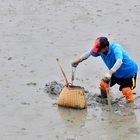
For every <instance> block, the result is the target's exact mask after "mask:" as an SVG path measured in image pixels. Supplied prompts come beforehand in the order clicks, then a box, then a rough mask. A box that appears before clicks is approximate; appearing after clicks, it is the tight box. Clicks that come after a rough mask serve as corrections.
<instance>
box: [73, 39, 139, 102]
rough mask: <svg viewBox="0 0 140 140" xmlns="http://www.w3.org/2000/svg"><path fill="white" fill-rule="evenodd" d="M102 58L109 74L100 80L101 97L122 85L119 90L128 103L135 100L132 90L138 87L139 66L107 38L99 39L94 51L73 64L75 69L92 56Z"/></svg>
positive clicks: (96, 41) (95, 43) (85, 54)
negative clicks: (114, 87)
mask: <svg viewBox="0 0 140 140" xmlns="http://www.w3.org/2000/svg"><path fill="white" fill-rule="evenodd" d="M91 55H92V56H93V57H98V56H101V58H102V59H103V61H104V63H105V64H106V66H107V67H108V69H109V72H108V73H107V74H106V75H105V76H104V77H103V78H102V79H101V80H100V87H101V97H105V98H106V97H107V93H106V91H107V89H108V87H109V83H110V86H111V87H112V86H114V85H115V84H118V85H120V88H119V90H120V91H122V93H123V95H125V97H126V101H127V102H130V101H133V100H134V97H133V93H132V90H133V89H134V88H135V87H136V78H137V71H138V66H137V64H136V62H135V61H134V60H133V59H132V58H131V57H130V56H129V55H128V54H127V52H126V51H125V50H124V49H123V47H122V46H121V45H120V44H118V43H115V42H109V41H108V39H107V38H106V37H98V38H97V39H96V40H95V42H94V46H93V47H92V49H91V50H90V51H88V52H86V53H84V54H82V55H81V56H80V57H79V58H78V60H77V61H74V62H73V63H72V66H73V67H77V65H78V64H79V63H80V62H82V61H83V60H86V59H87V58H89V57H90V56H91Z"/></svg>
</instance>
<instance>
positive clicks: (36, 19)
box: [0, 0, 140, 140]
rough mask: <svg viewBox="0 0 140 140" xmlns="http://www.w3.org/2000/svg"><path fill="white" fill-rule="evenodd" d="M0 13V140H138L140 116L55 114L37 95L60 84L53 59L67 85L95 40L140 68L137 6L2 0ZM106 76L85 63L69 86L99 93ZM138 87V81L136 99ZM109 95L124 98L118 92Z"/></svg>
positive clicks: (135, 112)
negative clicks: (121, 51)
mask: <svg viewBox="0 0 140 140" xmlns="http://www.w3.org/2000/svg"><path fill="white" fill-rule="evenodd" d="M0 8H1V13H0V19H1V21H0V23H1V26H0V30H1V36H0V42H1V48H0V53H1V55H0V59H1V64H0V65H1V69H0V84H1V87H0V88H1V102H0V110H1V115H0V124H1V125H0V127H1V132H0V137H1V139H3V140H9V139H10V140H15V139H20V140H22V139H23V140H25V139H30V140H35V139H38V140H45V139H53V140H57V139H66V140H70V139H71V140H85V139H87V138H88V139H89V140H91V139H92V140H93V139H95V140H131V139H135V140H139V139H140V134H139V132H140V128H139V123H140V115H139V114H140V110H139V109H133V108H131V107H127V106H126V107H123V106H122V110H121V112H115V111H112V112H109V111H107V108H108V106H100V105H96V106H90V107H88V108H87V109H86V110H81V111H79V110H72V109H66V108H60V107H57V106H53V103H55V102H56V98H53V99H52V98H50V97H49V96H48V94H46V93H45V92H43V89H44V86H45V84H46V83H47V82H49V81H53V80H56V81H59V82H62V83H63V84H64V78H63V75H62V73H61V71H60V68H59V66H58V64H57V62H56V58H59V59H60V62H61V64H62V66H63V68H64V71H65V73H66V75H67V78H68V79H69V81H70V80H71V62H72V61H73V60H75V59H77V57H78V56H80V55H81V54H82V53H83V52H85V51H88V50H90V49H91V47H92V45H93V40H94V39H95V38H96V37H98V36H107V37H108V38H109V40H110V41H117V42H119V43H121V44H122V45H123V47H124V48H125V49H126V50H127V51H128V53H129V54H130V55H131V56H132V57H133V58H134V59H135V60H136V62H137V63H138V64H139V62H140V60H139V51H138V50H139V44H140V40H139V27H140V21H139V20H140V3H139V1H138V0H133V1H130V0H127V1H126V0H125V1H121V0H118V1H111V0H107V1H101V0H96V1H91V0H87V1H73V0H70V1H66V0H58V1H55V0H54V1H53V0H51V1H44V0H40V1H32V0H30V1H27V0H24V1H16V0H11V1H10V2H8V1H6V0H3V1H2V2H1V5H0ZM106 72H107V69H106V67H105V65H104V64H103V62H102V61H101V60H100V58H92V57H91V58H89V59H88V60H87V61H85V62H83V63H82V64H80V65H79V66H78V68H77V69H76V72H75V80H74V84H75V85H80V86H84V87H85V88H86V89H88V90H89V91H91V92H93V93H99V88H98V82H99V79H100V78H101V77H102V76H103V75H104V74H105V73H106ZM138 74H139V73H138ZM139 83H140V79H139V76H138V80H137V87H136V89H135V92H136V93H137V95H136V96H139V88H140V85H139ZM111 92H112V93H113V94H114V95H115V96H116V97H118V96H122V95H121V93H120V92H119V91H118V86H115V87H113V88H112V91H111ZM135 104H136V105H139V101H136V103H135Z"/></svg>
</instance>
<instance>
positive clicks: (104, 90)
mask: <svg viewBox="0 0 140 140" xmlns="http://www.w3.org/2000/svg"><path fill="white" fill-rule="evenodd" d="M116 82H117V78H116V77H115V76H114V75H112V77H111V81H110V87H112V86H114V85H115V84H116ZM108 88H109V82H105V81H104V80H102V79H101V80H100V90H101V91H100V92H101V97H102V98H107V90H108Z"/></svg>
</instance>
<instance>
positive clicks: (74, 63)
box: [71, 61, 79, 67]
mask: <svg viewBox="0 0 140 140" xmlns="http://www.w3.org/2000/svg"><path fill="white" fill-rule="evenodd" d="M78 64H79V62H78V61H74V62H72V64H71V66H72V67H77V66H78Z"/></svg>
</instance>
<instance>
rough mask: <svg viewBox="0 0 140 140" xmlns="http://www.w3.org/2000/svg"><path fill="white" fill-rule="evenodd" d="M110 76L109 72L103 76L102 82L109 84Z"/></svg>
mask: <svg viewBox="0 0 140 140" xmlns="http://www.w3.org/2000/svg"><path fill="white" fill-rule="evenodd" d="M111 76H112V74H110V73H109V72H108V73H107V74H106V75H105V76H104V78H103V80H104V81H106V82H109V81H110V79H111Z"/></svg>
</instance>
